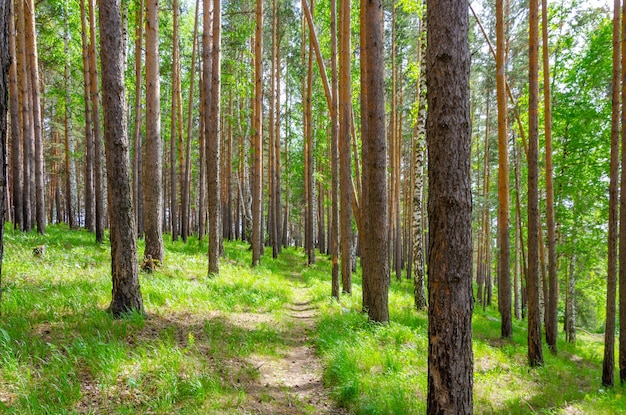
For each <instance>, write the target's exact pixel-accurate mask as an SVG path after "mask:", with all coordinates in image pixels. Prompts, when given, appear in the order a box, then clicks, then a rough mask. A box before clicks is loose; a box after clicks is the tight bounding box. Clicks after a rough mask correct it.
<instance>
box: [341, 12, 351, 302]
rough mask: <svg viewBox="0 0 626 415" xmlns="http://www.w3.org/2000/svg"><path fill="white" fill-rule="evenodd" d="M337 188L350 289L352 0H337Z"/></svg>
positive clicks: (344, 276)
mask: <svg viewBox="0 0 626 415" xmlns="http://www.w3.org/2000/svg"><path fill="white" fill-rule="evenodd" d="M339 7H340V9H339V77H340V78H339V92H338V93H339V132H338V134H339V138H338V140H339V175H340V177H339V192H340V199H341V200H340V202H341V203H340V215H341V217H340V222H341V223H340V227H341V244H340V245H341V289H342V291H343V292H344V293H347V294H351V293H352V200H351V198H352V164H351V157H350V137H351V135H350V134H351V130H352V125H351V124H352V75H351V73H350V54H351V51H352V48H351V46H350V31H351V25H350V13H351V1H350V0H339Z"/></svg>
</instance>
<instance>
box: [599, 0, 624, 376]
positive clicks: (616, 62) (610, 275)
mask: <svg viewBox="0 0 626 415" xmlns="http://www.w3.org/2000/svg"><path fill="white" fill-rule="evenodd" d="M620 18H621V16H620V0H615V1H614V2H613V71H612V80H611V84H612V88H611V167H610V169H611V170H610V175H609V234H608V261H607V276H606V323H605V328H604V359H603V361H602V384H603V385H605V386H613V385H614V383H615V374H614V372H615V297H616V291H617V278H616V277H617V232H618V224H617V218H618V211H617V208H618V202H619V201H618V185H619V184H618V175H619V132H620V131H619V127H620V125H619V122H620V95H619V94H620V70H621V68H620V58H621V56H620V23H621V21H620Z"/></svg>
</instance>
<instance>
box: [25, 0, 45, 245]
mask: <svg viewBox="0 0 626 415" xmlns="http://www.w3.org/2000/svg"><path fill="white" fill-rule="evenodd" d="M24 19H25V29H26V31H25V35H26V54H27V61H28V63H27V65H28V72H29V77H30V99H31V107H30V108H31V111H32V121H33V125H32V128H33V132H34V136H33V138H34V143H35V177H34V179H35V218H36V221H37V232H39V233H40V234H45V233H46V201H45V191H46V189H45V162H44V158H43V156H44V154H43V153H44V151H43V150H44V149H43V145H44V144H43V125H42V118H43V117H42V114H41V93H40V88H41V81H40V79H39V58H38V54H37V39H36V30H35V2H34V0H28V1H27V4H26V6H25V7H24Z"/></svg>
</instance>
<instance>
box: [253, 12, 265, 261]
mask: <svg viewBox="0 0 626 415" xmlns="http://www.w3.org/2000/svg"><path fill="white" fill-rule="evenodd" d="M262 57H263V0H257V3H256V29H255V35H254V85H255V87H254V111H253V113H254V119H253V120H252V121H253V122H252V130H253V131H252V134H253V136H252V142H253V151H254V164H253V169H252V179H253V185H252V265H253V266H256V265H259V263H260V262H261V243H262V233H263V227H262V226H261V216H262V214H263V205H262V204H261V197H262V192H263V65H262V63H263V62H262Z"/></svg>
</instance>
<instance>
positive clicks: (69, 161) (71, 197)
mask: <svg viewBox="0 0 626 415" xmlns="http://www.w3.org/2000/svg"><path fill="white" fill-rule="evenodd" d="M64 12H65V16H64V27H65V36H64V39H63V42H64V51H65V54H66V58H65V68H64V69H65V71H64V81H65V117H64V126H65V137H64V138H65V140H64V144H65V204H66V206H67V223H68V225H69V227H70V229H74V228H76V227H77V226H76V219H77V216H76V163H75V161H74V137H73V136H72V125H71V111H70V102H71V90H70V81H71V78H70V76H71V75H70V65H71V62H70V46H69V40H70V30H69V23H68V20H69V16H68V14H69V4H68V2H67V1H66V2H65V4H64Z"/></svg>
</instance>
